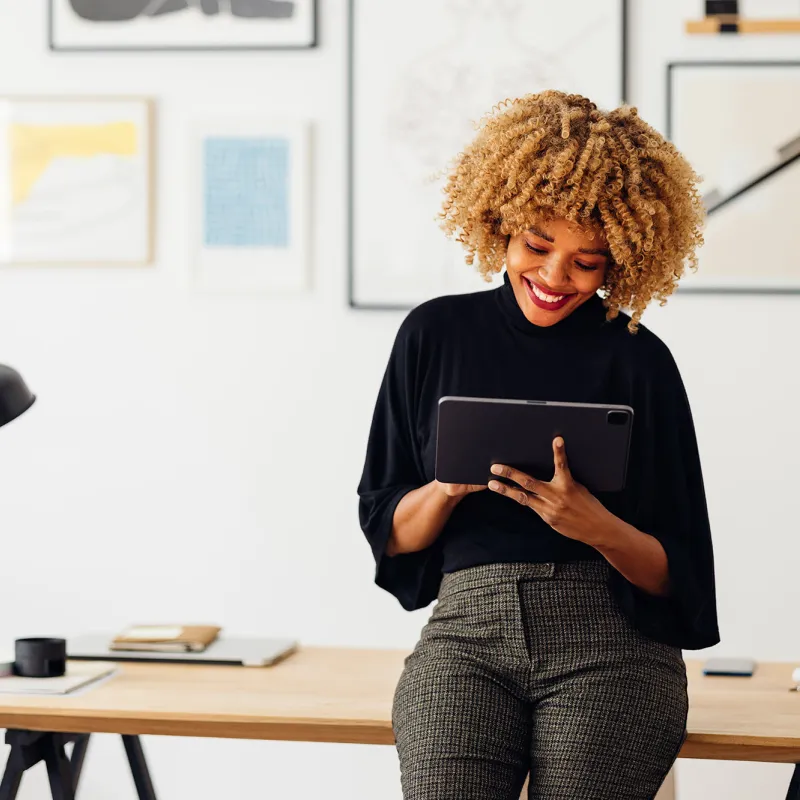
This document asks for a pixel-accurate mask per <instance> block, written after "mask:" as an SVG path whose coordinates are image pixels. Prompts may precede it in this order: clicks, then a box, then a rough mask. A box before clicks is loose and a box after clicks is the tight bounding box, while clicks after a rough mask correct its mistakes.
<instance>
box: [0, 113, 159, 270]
mask: <svg viewBox="0 0 800 800" xmlns="http://www.w3.org/2000/svg"><path fill="white" fill-rule="evenodd" d="M152 116H153V115H152V103H151V102H150V101H149V100H146V99H140V98H97V99H95V98H52V99H50V98H16V97H9V98H0V163H1V164H7V165H8V169H3V170H0V263H4V264H19V265H26V264H69V265H88V264H96V265H112V264H119V265H140V264H148V263H150V262H151V261H152V259H153V197H152V195H153V162H152V133H151V125H152Z"/></svg>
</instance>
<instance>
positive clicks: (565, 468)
mask: <svg viewBox="0 0 800 800" xmlns="http://www.w3.org/2000/svg"><path fill="white" fill-rule="evenodd" d="M553 460H554V462H555V465H556V474H555V477H558V476H559V475H562V476H563V477H565V478H571V477H572V475H571V474H570V471H569V462H568V461H567V448H566V446H565V444H564V439H563V438H562V437H561V436H556V438H555V439H553Z"/></svg>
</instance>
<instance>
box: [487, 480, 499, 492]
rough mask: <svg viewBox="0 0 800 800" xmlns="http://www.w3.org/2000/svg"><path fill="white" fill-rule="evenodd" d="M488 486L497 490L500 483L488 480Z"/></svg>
mask: <svg viewBox="0 0 800 800" xmlns="http://www.w3.org/2000/svg"><path fill="white" fill-rule="evenodd" d="M489 488H490V489H494V490H497V489H499V488H500V484H499V483H498V482H497V481H489Z"/></svg>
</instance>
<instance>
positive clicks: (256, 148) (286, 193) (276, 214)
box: [190, 116, 311, 293]
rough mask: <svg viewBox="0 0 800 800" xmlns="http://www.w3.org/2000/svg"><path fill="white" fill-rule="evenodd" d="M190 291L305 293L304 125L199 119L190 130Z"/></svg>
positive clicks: (307, 142)
mask: <svg viewBox="0 0 800 800" xmlns="http://www.w3.org/2000/svg"><path fill="white" fill-rule="evenodd" d="M190 135H191V139H192V148H191V152H192V168H191V173H192V175H194V176H195V179H194V181H193V186H192V201H191V206H190V207H191V216H192V221H191V225H190V230H191V236H192V247H191V256H190V260H191V264H190V273H191V274H190V284H191V285H192V286H194V287H195V288H196V289H199V290H203V291H212V292H246V293H249V292H270V291H279V292H300V291H304V290H306V289H307V288H308V287H309V264H308V260H309V231H310V207H309V203H310V192H309V189H310V185H309V183H310V147H311V125H310V123H309V122H307V121H296V120H278V119H263V118H238V119H237V118H229V117H227V116H226V117H220V118H218V119H208V118H206V119H203V120H197V121H195V123H193V125H192V129H191V134H190Z"/></svg>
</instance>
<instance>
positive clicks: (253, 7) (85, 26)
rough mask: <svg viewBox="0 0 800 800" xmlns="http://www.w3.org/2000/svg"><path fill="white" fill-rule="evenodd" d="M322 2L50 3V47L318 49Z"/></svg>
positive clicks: (101, 0)
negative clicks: (319, 4)
mask: <svg viewBox="0 0 800 800" xmlns="http://www.w3.org/2000/svg"><path fill="white" fill-rule="evenodd" d="M317 20H318V0H49V42H50V49H51V50H56V51H59V52H76V51H77V52H87V51H91V52H96V51H120V50H121V51H131V50H142V51H152V50H296V49H305V48H309V47H316V45H317V39H318V21H317Z"/></svg>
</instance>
